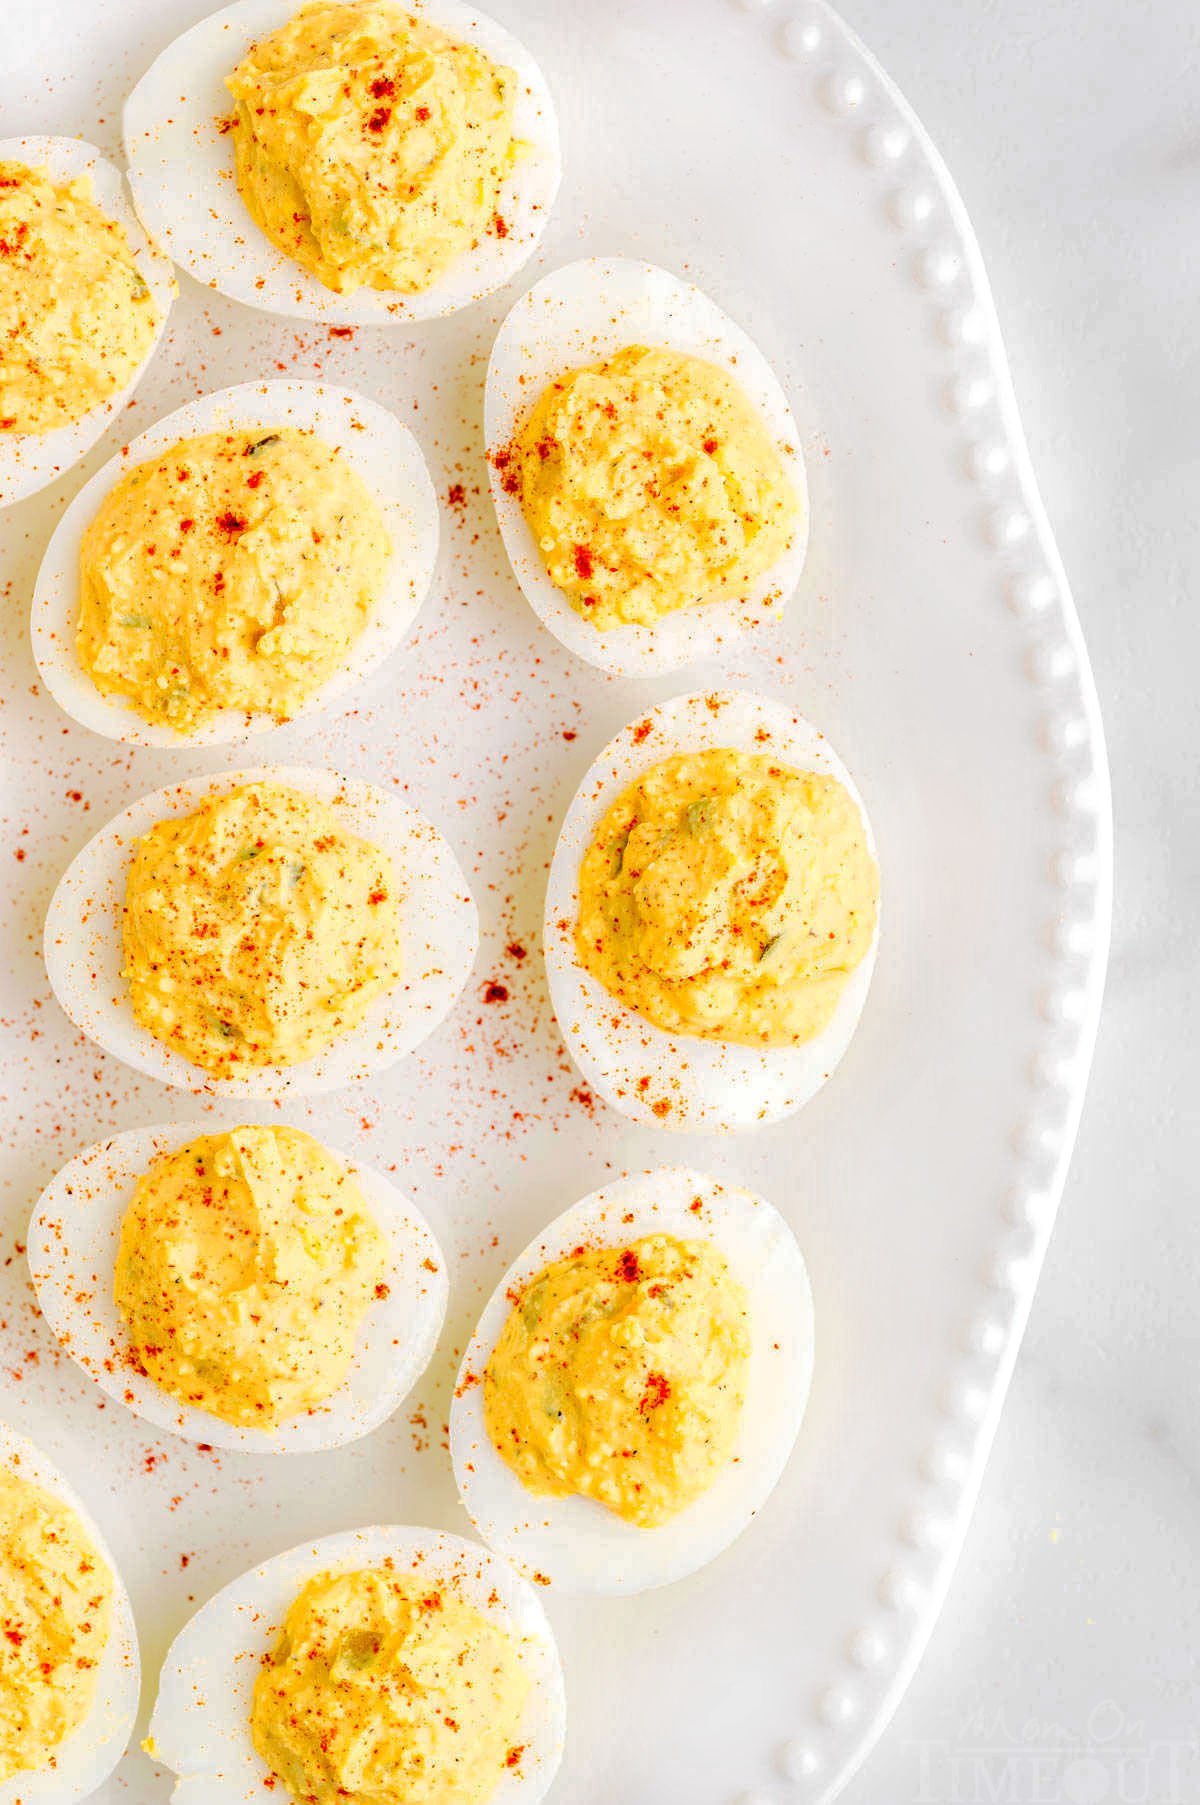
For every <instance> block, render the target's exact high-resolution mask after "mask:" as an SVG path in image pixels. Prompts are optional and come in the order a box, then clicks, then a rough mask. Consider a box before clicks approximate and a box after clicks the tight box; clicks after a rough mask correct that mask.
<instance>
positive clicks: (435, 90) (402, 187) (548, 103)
mask: <svg viewBox="0 0 1200 1805" xmlns="http://www.w3.org/2000/svg"><path fill="white" fill-rule="evenodd" d="M315 94H321V95H323V96H324V97H325V98H324V99H323V100H322V101H321V103H320V107H319V117H318V107H317V104H316V103H315V102H314V100H313V96H314V95H315ZM124 135H125V154H126V157H127V158H128V161H129V178H130V183H131V185H132V187H133V191H134V196H135V199H136V202H137V206H138V210H139V212H140V213H141V215H142V218H143V219H144V220H145V221H146V224H147V226H148V227H149V228H150V230H151V231H152V232H153V233H154V234H155V236H156V238H157V239H158V241H159V242H160V243H161V244H162V245H163V246H164V248H165V249H166V250H167V251H168V252H169V253H170V255H171V256H172V257H174V259H175V260H176V262H178V263H180V264H182V265H183V266H184V268H186V269H187V270H189V271H190V273H191V274H192V275H193V276H195V277H196V278H197V280H198V281H200V282H203V283H205V284H207V285H208V286H209V287H212V288H217V289H220V290H221V292H222V293H223V294H227V295H232V296H233V298H234V299H235V300H238V301H242V302H244V303H245V304H246V305H247V306H250V307H258V308H262V309H265V310H266V311H267V312H269V313H279V314H288V315H291V316H293V317H296V318H300V319H316V320H326V321H331V322H342V323H345V324H352V325H353V324H360V325H370V324H373V323H375V324H378V323H387V322H389V321H395V322H397V323H400V324H404V323H408V322H411V321H415V320H425V319H433V318H436V317H437V316H439V315H442V314H447V313H453V312H454V311H456V309H458V308H460V307H465V306H467V305H468V304H469V303H470V302H472V301H476V300H479V299H480V298H481V297H482V296H483V295H486V294H490V293H491V291H492V290H493V289H496V288H499V287H500V286H501V285H502V284H503V283H505V282H508V281H510V280H511V279H512V277H513V276H514V275H515V274H516V272H517V270H518V269H519V268H520V267H521V265H522V264H523V263H524V262H525V261H526V259H527V258H528V257H529V256H530V255H531V254H532V252H533V250H534V248H535V246H536V245H537V242H538V240H539V238H540V237H541V234H542V231H543V230H544V228H545V224H546V221H547V218H548V216H549V213H550V208H551V206H552V205H553V202H554V197H555V195H556V193H557V191H558V185H559V180H560V177H561V157H560V153H559V144H558V123H557V120H556V118H555V113H554V104H553V101H552V99H551V97H550V92H549V89H548V88H547V86H546V82H545V79H544V77H543V76H542V73H541V71H540V69H539V68H538V66H537V64H536V63H535V61H534V59H533V58H532V56H530V54H529V52H528V51H527V50H526V49H525V48H524V46H523V45H521V44H519V43H518V42H517V40H516V39H515V38H514V37H513V36H512V35H511V34H510V33H509V32H507V31H506V30H504V28H503V27H502V26H500V25H498V24H497V23H496V21H495V20H493V19H490V18H488V17H487V16H486V15H485V14H483V13H478V12H475V11H474V10H473V9H472V8H470V7H467V6H463V5H461V4H459V0H423V3H422V4H419V5H408V6H404V7H400V6H396V5H394V4H392V0H315V4H309V5H307V6H301V5H299V4H298V3H297V0H236V4H235V5H233V6H227V7H225V8H224V9H223V10H222V11H220V12H216V13H213V14H211V15H210V16H209V17H208V18H207V19H202V20H201V21H200V23H199V24H198V25H194V26H192V27H191V29H190V30H189V31H185V32H184V33H183V34H182V35H181V36H180V37H178V38H176V39H175V41H174V43H172V44H170V45H168V47H167V48H166V50H164V51H163V53H162V55H161V56H159V57H158V59H157V60H156V61H155V62H154V63H153V64H152V65H151V67H150V68H149V69H148V70H147V72H146V74H145V75H144V76H143V77H142V79H141V81H140V82H139V83H138V85H137V87H136V88H135V89H134V90H133V93H132V94H131V95H130V96H129V99H128V101H127V102H126V104H125V116H124Z"/></svg>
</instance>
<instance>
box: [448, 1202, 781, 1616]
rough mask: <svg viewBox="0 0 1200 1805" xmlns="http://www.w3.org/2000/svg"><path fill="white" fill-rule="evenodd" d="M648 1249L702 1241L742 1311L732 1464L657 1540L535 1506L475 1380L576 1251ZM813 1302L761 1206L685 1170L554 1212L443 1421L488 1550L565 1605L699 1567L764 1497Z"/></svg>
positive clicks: (588, 1512)
mask: <svg viewBox="0 0 1200 1805" xmlns="http://www.w3.org/2000/svg"><path fill="white" fill-rule="evenodd" d="M646 1235H673V1236H675V1237H677V1238H678V1239H680V1240H687V1241H694V1240H703V1239H708V1240H711V1241H713V1242H715V1244H716V1245H717V1247H718V1248H719V1249H720V1251H721V1252H722V1253H723V1254H724V1255H725V1257H726V1259H727V1260H728V1261H729V1264H730V1267H731V1268H732V1270H733V1273H734V1276H735V1277H736V1278H738V1279H740V1280H741V1282H742V1284H743V1285H744V1286H745V1287H746V1291H747V1294H748V1297H749V1301H750V1321H749V1329H750V1342H751V1351H750V1362H749V1370H748V1375H747V1384H746V1403H745V1409H744V1411H743V1415H742V1423H741V1428H740V1430H739V1434H738V1439H737V1444H736V1447H735V1450H734V1454H733V1458H732V1460H731V1461H730V1463H729V1464H728V1465H727V1466H726V1467H725V1468H723V1469H722V1471H721V1472H720V1473H719V1474H718V1476H717V1478H716V1480H715V1481H714V1483H713V1485H712V1486H711V1487H710V1488H709V1490H708V1491H707V1492H705V1493H704V1495H703V1496H702V1497H701V1498H698V1499H697V1500H696V1502H695V1503H694V1504H692V1505H690V1506H689V1507H688V1508H687V1509H686V1510H684V1511H681V1512H680V1514H679V1515H678V1516H676V1517H673V1518H672V1519H671V1520H670V1521H669V1522H668V1523H665V1524H662V1525H661V1526H659V1527H658V1528H654V1529H644V1528H641V1527H639V1526H638V1525H637V1524H634V1523H627V1522H625V1521H624V1519H623V1518H621V1517H618V1516H617V1515H616V1514H615V1513H614V1512H613V1511H610V1510H607V1509H606V1508H605V1507H604V1506H603V1505H601V1504H597V1503H595V1502H594V1501H593V1500H592V1499H590V1498H582V1497H571V1498H541V1497H538V1496H537V1495H536V1494H535V1493H533V1492H530V1491H527V1490H526V1488H525V1487H524V1486H523V1485H522V1484H521V1481H520V1480H519V1479H518V1478H517V1476H516V1474H515V1473H514V1472H513V1471H512V1469H511V1467H509V1466H507V1465H506V1464H505V1462H504V1461H503V1460H501V1458H500V1456H499V1455H498V1454H497V1452H496V1450H495V1448H494V1447H493V1446H492V1443H491V1441H490V1439H489V1437H488V1434H487V1430H486V1428H485V1426H484V1412H483V1385H482V1383H481V1380H482V1375H483V1372H484V1369H485V1367H486V1366H487V1363H488V1360H489V1359H490V1358H491V1354H492V1350H493V1349H494V1347H495V1345H496V1342H497V1341H498V1340H499V1337H500V1332H501V1330H502V1329H503V1327H504V1324H505V1322H506V1321H507V1319H508V1315H509V1312H510V1310H511V1309H512V1307H513V1306H512V1299H513V1297H514V1295H516V1294H519V1293H520V1292H521V1291H522V1290H524V1288H525V1287H526V1286H527V1285H528V1284H529V1282H530V1281H531V1280H532V1279H533V1278H535V1277H536V1275H537V1274H538V1273H539V1272H540V1271H541V1270H542V1269H543V1267H545V1266H547V1265H549V1263H550V1262H551V1261H552V1260H558V1259H561V1258H563V1256H564V1255H566V1254H569V1253H571V1252H572V1251H573V1250H574V1249H575V1248H576V1247H580V1246H583V1247H586V1248H588V1249H589V1250H591V1249H592V1248H595V1247H622V1246H627V1245H628V1244H629V1243H630V1242H631V1241H637V1240H639V1239H640V1238H641V1237H643V1236H646ZM813 1346H814V1342H813V1302H812V1289H811V1287H810V1285H809V1280H808V1270H807V1268H806V1266H805V1264H804V1257H803V1255H802V1254H801V1252H800V1249H799V1247H798V1246H797V1244H796V1238H795V1236H794V1235H793V1233H792V1231H791V1229H790V1228H789V1227H788V1225H787V1223H786V1222H785V1221H784V1219H783V1217H782V1216H781V1215H780V1214H779V1212H778V1211H777V1210H776V1209H774V1208H773V1207H772V1206H771V1205H770V1204H769V1203H768V1202H767V1201H766V1200H765V1199H764V1198H762V1197H758V1196H756V1195H755V1194H754V1192H753V1191H747V1190H743V1189H742V1188H741V1187H740V1186H736V1185H729V1184H725V1183H722V1182H721V1181H720V1180H719V1179H715V1178H709V1177H706V1175H705V1174H704V1173H703V1172H695V1171H692V1170H690V1169H689V1168H688V1167H686V1166H662V1167H659V1168H658V1169H657V1170H656V1171H653V1172H646V1173H644V1174H640V1175H638V1176H636V1177H632V1178H625V1179H621V1180H620V1181H619V1182H618V1183H616V1184H611V1185H605V1186H604V1188H603V1189H602V1190H599V1191H593V1192H592V1193H591V1195H590V1196H588V1197H585V1198H584V1199H583V1200H582V1202H580V1203H577V1204H575V1205H574V1206H573V1207H572V1208H571V1209H569V1210H566V1211H564V1213H563V1214H562V1215H561V1216H558V1217H556V1219H555V1220H554V1221H553V1222H552V1223H551V1224H550V1226H549V1227H548V1228H546V1229H544V1230H543V1232H542V1233H541V1234H540V1235H539V1236H538V1238H537V1240H536V1241H533V1242H531V1244H530V1245H529V1246H528V1247H527V1248H526V1249H525V1251H524V1253H522V1254H520V1255H519V1256H518V1258H517V1259H516V1260H514V1261H513V1263H512V1265H511V1266H510V1267H509V1269H508V1271H507V1272H506V1273H505V1275H504V1277H503V1278H502V1279H501V1281H500V1283H499V1285H497V1287H496V1289H495V1291H494V1292H493V1293H492V1296H491V1299H490V1300H489V1302H488V1304H487V1305H486V1307H485V1309H484V1312H483V1315H482V1316H481V1317H480V1319H479V1326H478V1328H477V1329H476V1331H475V1334H474V1336H473V1337H472V1339H471V1343H470V1346H469V1347H468V1348H467V1352H466V1355H465V1357H464V1360H463V1364H462V1368H461V1370H460V1372H459V1376H458V1383H457V1385H456V1387H455V1393H454V1401H453V1403H452V1404H451V1407H450V1452H451V1457H452V1459H453V1462H454V1475H455V1478H456V1479H457V1481H458V1488H459V1491H460V1493H461V1495H462V1499H463V1503H464V1504H465V1505H466V1508H467V1512H468V1514H469V1515H470V1518H471V1521H472V1523H473V1524H474V1525H475V1527H476V1529H477V1530H478V1531H479V1533H480V1535H481V1536H482V1537H483V1538H484V1540H485V1541H486V1542H489V1543H490V1544H491V1546H492V1547H493V1548H497V1549H499V1550H500V1552H501V1553H502V1554H506V1555H507V1556H508V1557H509V1558H510V1559H511V1560H513V1561H515V1562H516V1563H517V1565H518V1566H519V1567H521V1568H522V1569H524V1570H525V1571H526V1572H537V1573H540V1574H542V1575H544V1576H545V1578H547V1579H548V1580H549V1581H550V1583H551V1584H552V1585H555V1586H558V1587H560V1588H561V1589H562V1590H564V1591H568V1592H605V1593H631V1592H644V1591H647V1590H648V1589H649V1588H650V1587H652V1586H663V1585H668V1584H670V1583H671V1582H672V1581H673V1580H677V1579H682V1578H683V1577H684V1575H685V1574H688V1573H693V1572H695V1570H696V1569H697V1568H698V1567H703V1566H704V1565H706V1563H707V1562H709V1561H711V1560H713V1559H714V1558H715V1557H716V1556H717V1555H718V1554H720V1553H721V1552H722V1550H724V1549H725V1548H727V1547H728V1546H729V1544H730V1543H731V1542H733V1541H734V1540H735V1539H736V1538H737V1537H738V1536H739V1535H740V1534H741V1533H742V1531H743V1529H745V1527H746V1525H747V1524H748V1523H749V1521H750V1519H751V1517H753V1516H754V1514H755V1512H756V1511H758V1510H760V1509H761V1508H762V1506H763V1504H764V1503H765V1502H766V1500H767V1498H768V1496H769V1495H770V1493H771V1492H772V1491H773V1489H774V1487H775V1484H776V1482H777V1480H778V1479H779V1476H780V1474H781V1473H782V1471H783V1469H784V1466H785V1464H786V1462H787V1459H788V1456H789V1455H790V1453H791V1451H792V1447H793V1444H794V1443H795V1440H796V1436H797V1433H798V1431H799V1428H800V1422H801V1419H802V1417H803V1415H804V1409H805V1405H806V1404H807V1402H808V1392H809V1386H810V1384H811V1381H812V1368H813Z"/></svg>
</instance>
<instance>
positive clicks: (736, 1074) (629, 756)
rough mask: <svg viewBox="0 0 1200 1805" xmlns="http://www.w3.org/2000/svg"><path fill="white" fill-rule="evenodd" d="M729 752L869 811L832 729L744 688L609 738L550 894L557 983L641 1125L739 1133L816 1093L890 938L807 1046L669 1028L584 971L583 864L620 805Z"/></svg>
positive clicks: (598, 1066)
mask: <svg viewBox="0 0 1200 1805" xmlns="http://www.w3.org/2000/svg"><path fill="white" fill-rule="evenodd" d="M713 748H731V749H733V750H735V751H739V752H751V753H760V754H768V755H769V756H771V757H772V758H777V759H778V760H779V762H780V764H783V765H788V766H790V767H792V768H793V769H795V770H800V771H820V772H824V773H826V774H828V775H829V776H832V777H836V778H837V779H838V780H839V781H840V782H841V783H843V784H844V785H845V787H846V789H847V790H848V791H849V792H850V794H851V796H852V797H853V798H854V800H855V802H856V803H857V804H858V807H859V810H860V811H861V813H862V817H863V822H864V825H865V827H866V834H867V843H868V845H869V847H870V849H871V852H872V854H873V855H874V854H875V841H874V836H873V835H872V832H871V824H870V820H869V819H868V816H867V812H866V809H865V807H864V806H863V800H862V797H861V796H860V795H859V792H858V790H857V788H856V787H855V784H854V780H853V779H852V777H851V776H850V773H849V772H848V771H847V769H846V767H845V765H844V764H843V763H842V761H841V759H840V758H839V757H838V756H837V754H836V752H834V750H833V748H832V746H830V744H829V742H828V740H826V739H825V737H824V735H823V734H820V733H818V732H817V729H816V728H815V727H813V726H812V725H811V724H810V723H809V722H808V721H806V720H805V719H804V717H803V716H802V715H799V714H797V713H796V712H795V710H794V709H791V708H789V707H788V706H787V704H786V703H784V702H777V701H773V700H771V699H770V698H769V697H766V696H755V695H751V694H749V693H748V692H746V691H741V690H708V691H705V692H703V693H700V692H697V693H696V694H693V695H687V696H676V697H674V698H673V699H672V700H671V701H669V702H663V703H661V704H660V705H659V706H658V707H657V708H650V709H647V711H646V713H645V714H643V715H639V716H638V718H637V720H635V721H631V722H630V723H629V725H628V727H625V728H623V729H622V731H621V732H620V733H619V734H618V735H617V736H616V738H615V739H614V740H612V741H611V742H610V743H609V744H608V745H607V746H606V747H605V748H604V750H603V752H602V753H601V754H600V756H599V758H597V759H596V761H595V763H594V764H593V765H592V766H591V768H590V770H589V771H588V773H587V775H586V776H585V777H584V779H583V782H582V783H581V784H580V786H579V788H578V790H577V791H576V792H575V796H574V799H573V801H572V803H571V806H570V808H569V809H568V810H567V813H566V817H565V819H564V821H563V824H562V828H561V830H560V832H559V836H558V845H557V846H556V848H555V852H554V859H553V862H552V864H551V866H550V879H549V882H548V884H547V887H546V915H545V926H544V943H545V954H546V975H547V978H548V980H549V984H550V996H551V999H552V1001H553V1004H554V1012H555V1014H556V1015H557V1017H558V1023H559V1027H560V1028H561V1029H562V1032H563V1037H564V1039H565V1040H566V1043H567V1047H568V1049H569V1050H570V1053H571V1057H572V1058H573V1059H574V1061H575V1063H576V1065H577V1066H578V1067H579V1069H580V1071H581V1072H582V1073H583V1075H584V1077H585V1078H586V1079H587V1081H588V1083H589V1084H590V1085H592V1086H593V1087H594V1088H595V1089H596V1090H597V1091H599V1093H600V1095H601V1096H603V1097H604V1098H605V1099H606V1100H607V1101H608V1102H609V1103H611V1104H612V1105H613V1106H614V1108H616V1109H619V1110H621V1111H622V1113H623V1114H625V1115H627V1116H632V1117H633V1118H634V1119H635V1121H639V1122H647V1123H649V1124H650V1125H651V1126H652V1127H658V1128H668V1129H674V1130H678V1131H680V1132H688V1133H700V1134H736V1133H742V1132H744V1131H745V1130H747V1129H753V1128H759V1127H761V1126H763V1125H764V1124H765V1123H768V1122H777V1121H779V1120H780V1119H781V1117H783V1116H787V1115H790V1114H791V1113H792V1111H793V1110H795V1109H799V1108H800V1106H801V1104H803V1103H807V1102H808V1100H809V1099H810V1098H811V1097H813V1096H814V1095H815V1094H816V1092H817V1091H818V1090H820V1088H821V1086H822V1085H823V1084H824V1083H825V1081H826V1079H827V1078H828V1077H829V1076H830V1074H831V1073H832V1071H833V1069H834V1067H835V1066H836V1065H837V1064H838V1061H839V1060H840V1059H841V1058H842V1056H843V1054H844V1053H845V1051H846V1048H847V1047H848V1046H849V1044H850V1041H851V1038H852V1037H853V1034H854V1030H855V1028H856V1027H857V1025H858V1019H859V1016H860V1015H861V1014H862V1009H863V1004H864V1003H865V1001H866V996H867V991H868V989H869V987H870V983H871V974H872V972H873V971H874V969H875V956H876V950H877V947H878V940H879V928H878V922H877V923H876V930H875V936H874V938H873V939H872V942H871V946H870V949H869V951H868V952H867V955H866V957H865V958H864V959H863V960H862V961H861V963H860V964H859V965H857V966H856V967H855V969H854V971H853V972H851V974H850V976H849V978H848V979H847V981H846V986H845V989H844V990H843V991H842V994H841V998H840V1000H839V1002H838V1005H837V1009H836V1010H835V1012H834V1016H833V1020H832V1021H831V1022H830V1024H829V1026H828V1027H827V1028H826V1029H825V1031H824V1032H823V1033H822V1034H819V1035H817V1036H816V1037H815V1038H814V1039H813V1040H810V1041H809V1042H807V1044H806V1045H804V1046H800V1047H743V1046H735V1045H733V1044H732V1043H730V1042H725V1041H717V1040H701V1039H700V1038H698V1037H696V1038H692V1037H690V1036H687V1035H682V1034H666V1033H664V1032H663V1030H662V1029H661V1028H656V1027H654V1026H653V1024H652V1023H651V1022H649V1021H647V1020H646V1019H645V1017H644V1016H641V1015H638V1014H636V1013H635V1012H634V1011H633V1010H632V1009H628V1008H626V1006H625V1005H624V1004H623V1003H621V1002H619V1001H618V1000H617V998H616V997H614V996H612V995H610V993H609V992H608V991H607V990H605V989H604V987H603V985H601V984H599V983H597V981H596V980H595V978H593V977H592V976H591V975H590V974H589V973H588V972H586V971H585V970H584V969H583V966H582V965H581V964H580V963H579V959H578V956H577V954H576V951H575V928H576V924H577V922H578V920H579V867H580V863H581V861H582V859H583V855H584V853H585V852H586V851H587V848H588V847H589V846H590V845H591V842H592V840H593V838H594V836H595V832H596V829H597V828H598V826H599V825H600V822H601V820H602V818H603V816H604V815H605V813H606V812H607V810H608V809H609V807H610V806H611V804H612V803H613V802H615V800H616V798H617V797H618V796H619V795H620V793H621V791H622V790H624V789H625V788H626V787H627V786H628V785H629V784H630V783H632V782H633V780H634V779H635V778H636V777H638V776H639V775H640V774H641V773H642V772H643V771H646V770H648V769H649V768H650V766H651V765H656V764H658V763H660V762H661V760H663V759H665V758H670V757H671V756H672V755H673V754H675V753H679V752H698V751H703V750H710V749H713Z"/></svg>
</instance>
